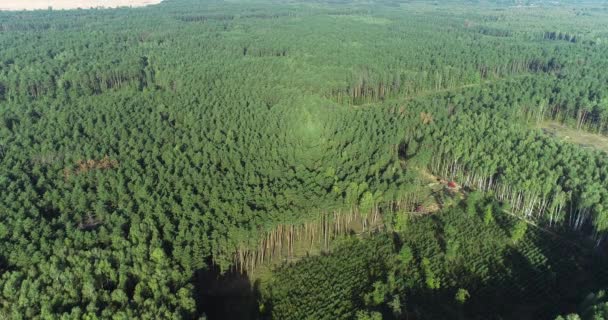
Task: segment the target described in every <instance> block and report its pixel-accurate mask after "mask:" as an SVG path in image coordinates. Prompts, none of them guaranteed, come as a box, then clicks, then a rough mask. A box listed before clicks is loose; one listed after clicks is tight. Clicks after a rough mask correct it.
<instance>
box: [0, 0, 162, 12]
mask: <svg viewBox="0 0 608 320" xmlns="http://www.w3.org/2000/svg"><path fill="white" fill-rule="evenodd" d="M161 1H162V0H3V1H2V3H0V11H1V10H6V11H16V10H45V9H48V8H49V7H50V8H53V9H60V10H68V9H78V8H82V9H89V8H99V7H103V8H117V7H143V6H148V5H152V4H158V3H160V2H161Z"/></svg>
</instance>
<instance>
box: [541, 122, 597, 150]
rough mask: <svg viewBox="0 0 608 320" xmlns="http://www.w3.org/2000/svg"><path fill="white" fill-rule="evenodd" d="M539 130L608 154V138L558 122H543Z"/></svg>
mask: <svg viewBox="0 0 608 320" xmlns="http://www.w3.org/2000/svg"><path fill="white" fill-rule="evenodd" d="M538 128H540V129H542V130H543V132H545V133H546V134H548V135H550V136H554V137H556V138H558V139H560V140H563V141H567V142H571V143H574V144H578V145H580V146H582V147H584V148H589V149H596V150H601V151H604V152H608V137H606V136H603V135H599V134H594V133H589V132H585V131H582V130H576V129H573V128H569V127H567V126H565V125H563V124H561V123H559V122H556V121H545V122H542V123H540V124H539V125H538Z"/></svg>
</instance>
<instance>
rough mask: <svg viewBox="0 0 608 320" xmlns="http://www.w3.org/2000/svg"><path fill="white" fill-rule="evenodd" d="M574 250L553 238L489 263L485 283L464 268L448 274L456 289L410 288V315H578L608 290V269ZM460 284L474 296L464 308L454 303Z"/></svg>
mask: <svg viewBox="0 0 608 320" xmlns="http://www.w3.org/2000/svg"><path fill="white" fill-rule="evenodd" d="M534 247H536V248H537V249H530V248H534ZM572 250H573V248H570V247H568V246H565V245H564V244H563V243H557V244H556V240H555V239H553V238H552V237H543V238H542V239H537V243H536V246H530V247H526V246H517V247H512V248H510V249H508V250H507V252H506V253H505V255H504V258H503V260H502V262H498V261H496V262H495V263H491V265H489V269H488V271H487V272H488V273H489V275H490V276H489V277H487V278H486V279H485V280H484V279H482V278H481V277H480V276H479V274H478V273H477V272H475V273H474V272H471V271H467V270H464V269H462V270H457V271H456V272H455V273H453V274H452V275H451V276H450V278H452V279H458V281H456V282H455V283H454V282H453V284H452V285H445V286H442V287H441V288H440V289H434V290H431V289H428V288H426V287H418V288H411V289H410V290H408V292H407V293H406V296H407V298H408V302H409V303H408V304H409V306H410V308H409V310H408V311H409V313H410V314H411V315H413V316H414V317H416V319H480V320H481V319H484V320H486V319H487V320H490V319H513V320H515V319H517V320H527V319H530V320H532V319H534V320H536V319H548V320H549V319H551V320H553V319H555V318H556V317H557V316H558V315H564V314H570V313H575V312H577V308H578V306H579V303H580V302H581V300H582V298H583V297H584V296H585V295H586V294H588V293H589V292H594V291H597V290H599V289H601V288H602V287H605V285H606V283H607V281H606V280H607V279H608V271H604V272H602V270H606V265H607V264H606V259H605V258H603V257H601V256H596V255H592V254H586V253H578V254H577V253H575V252H573V251H572ZM544 259H546V261H545V260H544ZM542 261H545V262H542ZM447 283H449V282H446V284H447ZM458 286H462V288H463V289H466V290H467V291H468V292H469V293H470V298H469V299H468V300H467V301H466V302H465V303H464V304H463V305H460V304H459V303H457V302H456V301H455V293H456V292H457V291H458V289H460V287H458Z"/></svg>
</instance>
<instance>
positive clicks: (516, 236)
mask: <svg viewBox="0 0 608 320" xmlns="http://www.w3.org/2000/svg"><path fill="white" fill-rule="evenodd" d="M526 230H528V223H527V222H526V221H524V220H520V221H517V223H516V224H515V225H514V226H513V230H511V241H513V243H518V242H519V241H521V240H522V239H523V238H524V236H525V235H526Z"/></svg>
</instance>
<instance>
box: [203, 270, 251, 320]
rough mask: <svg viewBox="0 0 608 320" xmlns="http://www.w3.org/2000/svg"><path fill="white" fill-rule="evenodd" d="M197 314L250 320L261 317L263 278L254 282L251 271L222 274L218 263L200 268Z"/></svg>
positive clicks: (224, 319)
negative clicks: (260, 288) (259, 308)
mask: <svg viewBox="0 0 608 320" xmlns="http://www.w3.org/2000/svg"><path fill="white" fill-rule="evenodd" d="M193 284H194V295H195V297H196V298H197V299H196V305H197V314H199V315H201V314H205V315H206V316H207V319H208V320H231V319H239V320H241V319H242V320H250V319H257V318H258V313H259V310H258V301H259V298H260V290H259V286H260V283H259V281H256V282H255V283H251V280H250V279H249V277H248V276H247V274H244V273H240V272H238V271H233V270H231V271H228V272H224V273H222V272H221V271H220V269H219V268H218V267H217V266H215V265H214V266H212V267H210V268H209V269H200V270H197V271H196V272H195V274H194V277H193Z"/></svg>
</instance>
